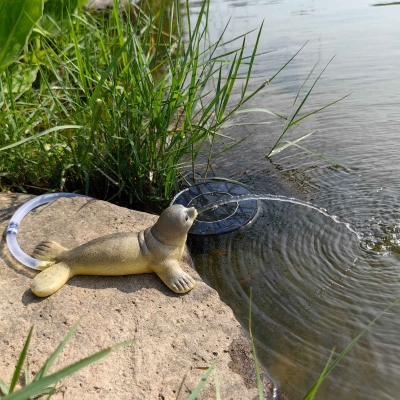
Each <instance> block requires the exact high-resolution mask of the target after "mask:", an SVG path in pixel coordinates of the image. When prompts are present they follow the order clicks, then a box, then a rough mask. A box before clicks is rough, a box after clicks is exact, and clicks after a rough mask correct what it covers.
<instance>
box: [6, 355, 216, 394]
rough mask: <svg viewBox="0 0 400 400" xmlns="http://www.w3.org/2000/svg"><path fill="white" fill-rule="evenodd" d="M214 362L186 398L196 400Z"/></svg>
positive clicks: (214, 362)
mask: <svg viewBox="0 0 400 400" xmlns="http://www.w3.org/2000/svg"><path fill="white" fill-rule="evenodd" d="M216 363H217V360H216V359H215V360H214V361H213V362H212V364H211V365H210V366H209V367H208V369H207V371H206V372H205V374H204V375H203V376H202V378H201V380H200V382H199V383H198V384H197V386H196V387H195V389H194V390H193V392H192V393H191V394H190V396H189V397H188V398H187V400H196V398H197V396H198V395H199V393H200V391H201V389H203V386H204V384H205V383H206V380H207V378H208V376H209V375H210V373H211V371H212V370H213V369H214V367H215V364H216ZM7 400H8V399H7Z"/></svg>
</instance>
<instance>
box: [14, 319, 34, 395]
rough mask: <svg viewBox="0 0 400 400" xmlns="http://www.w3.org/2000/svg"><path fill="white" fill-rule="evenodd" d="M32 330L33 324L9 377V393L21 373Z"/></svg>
mask: <svg viewBox="0 0 400 400" xmlns="http://www.w3.org/2000/svg"><path fill="white" fill-rule="evenodd" d="M32 332H33V326H32V327H31V329H30V330H29V333H28V337H27V338H26V341H25V344H24V347H23V349H22V351H21V354H20V355H19V359H18V362H17V365H16V366H15V371H14V374H13V377H12V379H11V384H10V387H9V389H8V392H9V393H12V392H13V391H14V388H15V385H16V384H17V382H18V379H19V375H20V373H21V370H22V366H23V364H24V361H25V358H26V353H27V352H28V348H29V343H30V341H31V337H32Z"/></svg>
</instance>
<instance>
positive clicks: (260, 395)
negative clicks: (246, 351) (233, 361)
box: [249, 288, 265, 400]
mask: <svg viewBox="0 0 400 400" xmlns="http://www.w3.org/2000/svg"><path fill="white" fill-rule="evenodd" d="M252 300H253V289H252V288H250V308H249V336H250V343H251V353H252V354H253V361H254V369H255V371H256V377H257V387H258V398H259V400H264V399H265V397H264V390H263V384H262V380H261V374H260V369H259V367H258V360H257V354H256V346H255V345H254V338H253V331H252V329H251V325H252V323H251V309H252Z"/></svg>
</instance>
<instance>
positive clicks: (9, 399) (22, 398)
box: [0, 321, 133, 400]
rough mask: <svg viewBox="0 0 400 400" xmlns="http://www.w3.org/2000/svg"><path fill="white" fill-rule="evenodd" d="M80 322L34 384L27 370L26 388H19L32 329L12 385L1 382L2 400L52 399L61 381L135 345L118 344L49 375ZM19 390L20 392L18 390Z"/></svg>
mask: <svg viewBox="0 0 400 400" xmlns="http://www.w3.org/2000/svg"><path fill="white" fill-rule="evenodd" d="M79 322H80V321H78V322H77V323H76V324H75V325H74V326H73V327H72V328H71V330H70V331H69V332H68V333H67V335H66V336H65V338H64V340H63V341H62V342H61V343H60V344H59V345H58V347H57V348H56V350H55V351H54V352H53V354H52V355H51V356H50V357H49V358H48V359H47V361H46V362H45V364H44V365H43V367H42V368H41V369H40V370H39V371H38V373H37V374H36V375H35V377H34V378H33V380H32V382H29V371H28V369H27V368H25V371H24V373H25V386H23V387H21V388H19V387H17V382H18V381H19V378H20V374H21V372H22V367H23V365H24V362H25V359H26V355H27V352H28V348H29V344H30V341H31V337H32V332H33V327H32V328H31V329H30V331H29V334H28V337H27V339H26V341H25V345H24V347H23V349H22V351H21V354H20V356H19V359H18V362H17V364H16V366H15V371H14V374H13V376H12V379H11V383H10V385H9V386H7V385H6V384H5V383H4V382H3V381H2V380H0V390H1V392H2V393H3V394H4V395H5V396H3V397H1V399H2V400H28V399H32V398H36V397H38V396H41V395H44V394H48V396H47V399H50V398H51V396H52V395H53V394H54V393H55V392H56V388H55V387H54V386H50V385H53V384H55V383H57V382H58V381H59V380H60V379H62V378H65V377H66V376H68V375H71V374H73V373H74V372H76V371H79V370H80V369H82V368H84V367H86V366H87V365H89V364H92V363H94V362H95V361H98V360H100V359H101V358H103V357H105V356H106V355H107V354H109V353H110V352H112V351H115V350H118V349H121V348H123V347H125V346H129V345H130V344H132V343H133V340H129V341H127V342H123V343H119V344H116V345H114V346H112V347H109V348H107V349H104V350H101V351H99V352H97V353H95V354H93V355H91V356H89V357H87V358H84V359H82V360H80V361H78V362H76V363H74V364H71V365H70V366H68V367H65V368H63V369H62V370H60V371H58V372H55V373H53V374H51V375H47V373H48V372H49V370H50V368H51V366H52V365H53V363H54V361H55V360H56V358H57V356H58V355H59V354H60V353H61V351H62V350H63V348H64V346H65V345H66V344H67V342H68V340H69V339H70V338H71V336H72V335H73V333H74V332H75V331H76V329H77V328H78V325H79ZM17 388H18V390H17Z"/></svg>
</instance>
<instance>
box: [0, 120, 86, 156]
mask: <svg viewBox="0 0 400 400" xmlns="http://www.w3.org/2000/svg"><path fill="white" fill-rule="evenodd" d="M64 129H87V128H86V127H84V126H81V125H62V126H56V127H54V128H50V129H46V130H45V131H43V132H39V133H36V134H35V135H32V136H29V137H28V138H25V139H22V140H19V141H18V142H16V143H12V144H9V145H7V146H3V147H0V151H4V150H8V149H12V148H13V147H16V146H21V145H22V144H25V143H28V142H30V141H31V140H35V139H38V138H40V137H41V136H44V135H48V134H49V133H52V132H57V131H61V130H64Z"/></svg>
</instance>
